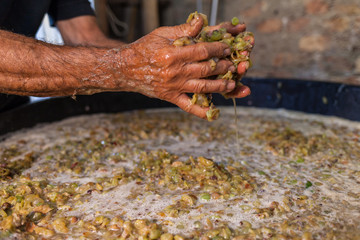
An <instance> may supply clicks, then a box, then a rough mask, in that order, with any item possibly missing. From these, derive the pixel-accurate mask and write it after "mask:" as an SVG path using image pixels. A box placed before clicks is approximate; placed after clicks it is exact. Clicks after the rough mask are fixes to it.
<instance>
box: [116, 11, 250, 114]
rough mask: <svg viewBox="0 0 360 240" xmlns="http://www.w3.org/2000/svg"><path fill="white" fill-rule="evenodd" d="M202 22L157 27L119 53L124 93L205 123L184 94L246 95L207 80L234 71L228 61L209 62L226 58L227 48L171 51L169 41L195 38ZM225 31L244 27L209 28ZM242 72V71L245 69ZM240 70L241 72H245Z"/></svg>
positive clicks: (223, 82) (221, 81)
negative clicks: (165, 104)
mask: <svg viewBox="0 0 360 240" xmlns="http://www.w3.org/2000/svg"><path fill="white" fill-rule="evenodd" d="M202 25H203V20H202V18H200V17H197V18H194V19H193V20H192V21H191V22H190V23H186V24H182V25H179V26H175V27H161V28H158V29H156V30H154V31H153V32H151V33H150V34H148V35H146V36H144V37H143V38H141V39H139V40H138V41H136V42H134V43H132V44H129V45H127V46H126V47H125V48H123V49H122V50H121V57H120V59H121V60H120V61H121V68H122V71H121V73H122V74H123V75H125V77H126V79H127V80H126V81H127V82H126V87H125V88H126V89H125V90H128V91H135V92H139V93H142V94H144V95H147V96H149V97H156V98H159V99H162V100H166V101H168V102H171V103H173V104H176V105H177V106H179V107H180V108H181V109H183V110H184V111H186V112H189V113H192V114H194V115H196V116H198V117H201V118H204V119H206V111H207V110H208V108H203V107H200V106H198V105H192V104H191V103H190V98H189V97H188V95H187V94H186V93H229V92H231V93H232V96H233V97H245V96H247V95H249V94H250V90H249V88H248V87H246V86H242V87H240V88H238V89H235V82H234V81H231V80H225V79H216V80H211V79H208V78H209V77H210V76H214V75H215V76H216V75H219V74H225V73H226V72H227V71H229V70H230V71H232V72H235V71H236V69H235V67H234V66H233V65H232V63H231V62H230V61H228V60H220V61H219V62H218V63H217V64H216V67H215V68H212V67H211V63H210V62H209V61H208V60H209V59H210V58H213V57H215V58H224V57H225V56H228V55H229V54H230V49H229V47H228V46H227V45H226V44H224V43H220V42H211V43H209V42H203V43H197V44H194V45H189V46H183V47H175V46H173V45H172V43H173V41H174V40H176V39H178V38H180V37H184V36H190V37H195V36H196V35H197V34H198V33H199V32H200V30H201V28H202ZM220 27H225V28H227V31H228V32H231V33H233V34H238V33H240V32H242V31H244V30H245V25H243V24H239V25H236V26H233V25H231V23H223V24H221V25H218V26H214V27H213V28H214V29H215V28H220ZM245 70H246V69H245ZM245 70H241V69H240V72H239V73H240V74H241V71H245Z"/></svg>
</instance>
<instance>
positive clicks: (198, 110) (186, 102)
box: [173, 93, 209, 119]
mask: <svg viewBox="0 0 360 240" xmlns="http://www.w3.org/2000/svg"><path fill="white" fill-rule="evenodd" d="M173 103H174V104H176V105H177V106H178V107H180V108H181V109H182V110H184V111H185V112H188V113H191V114H194V115H195V116H198V117H200V118H203V119H207V118H206V111H208V110H209V108H204V107H200V106H199V105H196V104H191V102H190V98H189V96H188V95H186V94H185V93H183V94H181V95H179V96H178V97H177V98H176V99H175V100H174V101H173Z"/></svg>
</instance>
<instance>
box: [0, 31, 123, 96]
mask: <svg viewBox="0 0 360 240" xmlns="http://www.w3.org/2000/svg"><path fill="white" fill-rule="evenodd" d="M0 42H1V44H0V91H1V92H2V93H8V94H18V95H32V96H66V95H74V94H91V93H95V92H99V91H104V90H106V89H107V88H108V89H110V90H111V89H114V86H112V85H109V84H113V83H114V81H111V80H112V79H114V78H117V77H116V76H118V72H120V69H121V66H120V62H121V61H120V60H119V59H120V57H119V58H117V56H116V55H117V54H113V52H114V51H116V50H112V49H108V48H95V47H69V46H56V45H51V44H47V43H43V42H40V41H36V40H34V39H31V38H27V37H23V36H21V35H17V34H13V33H10V32H6V31H1V30H0ZM119 55H120V54H119ZM122 82H123V81H121V80H120V81H116V84H117V86H116V88H117V89H119V90H121V89H122V87H123V86H122ZM108 85H109V86H108Z"/></svg>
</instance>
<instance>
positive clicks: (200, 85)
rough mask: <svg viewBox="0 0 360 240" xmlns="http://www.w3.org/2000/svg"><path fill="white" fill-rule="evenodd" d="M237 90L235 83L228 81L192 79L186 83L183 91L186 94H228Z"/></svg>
mask: <svg viewBox="0 0 360 240" xmlns="http://www.w3.org/2000/svg"><path fill="white" fill-rule="evenodd" d="M234 89H235V81H232V80H226V79H217V80H206V79H192V80H188V81H186V82H185V83H184V85H183V86H182V88H181V90H182V92H185V93H228V92H231V91H233V90H234Z"/></svg>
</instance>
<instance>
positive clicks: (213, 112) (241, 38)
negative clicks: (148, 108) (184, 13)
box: [173, 12, 254, 121]
mask: <svg viewBox="0 0 360 240" xmlns="http://www.w3.org/2000/svg"><path fill="white" fill-rule="evenodd" d="M197 16H201V17H202V18H203V20H204V25H203V28H202V29H201V32H200V33H199V34H198V35H197V36H196V37H195V38H192V37H182V38H179V39H177V40H175V41H174V42H173V45H174V46H187V45H191V44H196V43H199V42H223V43H226V44H227V45H229V46H230V50H231V54H230V55H229V56H228V57H227V58H226V59H228V60H230V61H231V62H232V63H233V64H234V66H235V67H236V69H238V68H243V67H244V66H246V67H245V69H248V68H249V67H251V65H252V64H251V60H250V52H251V50H252V48H253V47H254V35H253V34H252V33H251V32H241V33H239V34H238V35H236V36H233V35H232V34H231V33H229V32H227V30H226V29H225V28H220V29H217V30H212V29H211V28H210V27H209V26H208V20H207V16H206V15H204V14H201V13H197V12H195V13H191V14H190V15H189V17H188V19H187V21H186V22H187V23H188V22H190V21H191V20H192V19H193V18H195V17H197ZM231 23H232V24H233V25H234V26H236V25H237V24H239V19H238V18H236V17H234V18H233V19H232V20H231ZM218 61H219V59H215V58H212V59H210V64H211V67H212V68H213V69H215V67H216V63H217V62H218ZM243 62H244V63H245V64H240V63H243ZM243 76H244V74H238V73H237V72H235V73H232V72H231V71H228V72H227V73H226V74H224V75H218V76H217V79H228V80H233V81H235V82H236V87H239V86H241V85H242V83H241V82H240V81H241V78H242V77H243ZM224 97H226V98H227V97H228V96H227V95H226V94H224ZM191 104H197V105H200V106H201V107H210V109H209V110H208V111H207V112H206V117H207V119H208V121H213V120H216V119H217V118H218V117H219V114H220V110H219V109H217V108H216V107H215V106H214V104H213V103H212V95H211V93H208V94H198V93H195V94H193V96H192V99H191Z"/></svg>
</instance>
